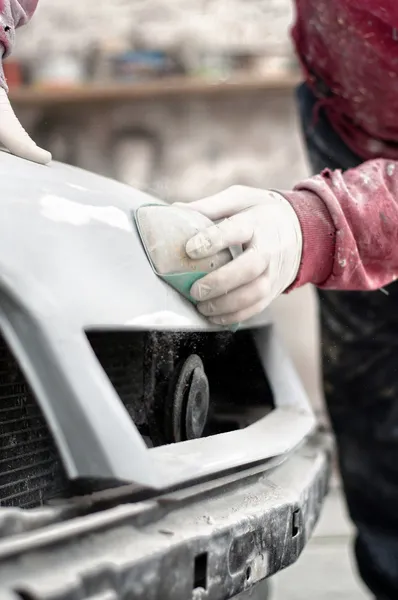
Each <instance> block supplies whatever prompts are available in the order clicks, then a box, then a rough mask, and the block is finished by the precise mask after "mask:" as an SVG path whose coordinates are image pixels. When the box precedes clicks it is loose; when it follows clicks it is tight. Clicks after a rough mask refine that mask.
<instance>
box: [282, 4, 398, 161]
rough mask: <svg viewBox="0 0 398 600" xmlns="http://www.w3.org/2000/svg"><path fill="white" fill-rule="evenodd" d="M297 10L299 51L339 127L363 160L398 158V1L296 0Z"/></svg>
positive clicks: (314, 87) (295, 36)
mask: <svg viewBox="0 0 398 600" xmlns="http://www.w3.org/2000/svg"><path fill="white" fill-rule="evenodd" d="M296 12H297V18H296V24H295V26H294V28H293V39H294V42H295V45H296V49H297V53H298V55H299V57H300V59H301V62H302V65H303V67H304V71H305V73H306V78H307V81H308V83H309V84H310V86H311V88H312V90H313V91H314V92H315V93H316V94H317V95H318V97H319V99H320V104H321V105H323V106H324V108H325V111H326V113H327V115H328V118H329V119H330V121H331V123H332V124H333V127H334V128H335V130H336V131H337V132H338V133H339V134H340V136H341V137H342V139H343V140H344V141H345V142H346V144H347V145H348V146H349V147H350V148H351V149H352V150H353V151H354V152H356V153H357V154H358V155H359V156H361V157H362V158H364V159H365V160H366V159H370V158H376V157H380V156H383V157H385V158H394V159H396V160H398V118H397V115H398V2H397V0H296ZM314 75H315V77H314ZM316 78H319V79H320V80H321V81H322V82H323V83H324V84H326V86H327V88H329V90H330V91H331V96H330V97H323V94H322V93H320V91H319V87H318V86H317V85H316V83H315V80H316Z"/></svg>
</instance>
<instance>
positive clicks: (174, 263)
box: [135, 204, 237, 330]
mask: <svg viewBox="0 0 398 600" xmlns="http://www.w3.org/2000/svg"><path fill="white" fill-rule="evenodd" d="M135 220H136V224H137V229H138V233H139V235H140V238H141V241H142V244H143V246H144V249H145V252H146V254H147V256H148V259H149V261H150V263H151V265H152V269H153V270H154V272H155V273H156V275H158V276H159V277H161V278H162V279H163V280H164V281H166V282H167V283H168V284H169V285H171V286H172V287H173V288H174V289H176V290H177V291H178V292H179V293H180V294H182V295H183V296H184V297H185V298H187V299H188V300H189V301H190V302H192V303H193V304H196V300H194V299H193V298H192V296H191V294H190V290H191V287H192V285H193V284H194V283H195V281H198V279H201V278H202V277H204V276H205V275H207V274H208V273H211V272H212V271H215V270H216V269H218V268H220V267H222V266H224V265H226V264H227V263H229V262H230V261H231V260H233V255H232V252H231V251H230V250H229V249H228V250H222V251H221V252H219V253H218V254H216V255H215V256H211V257H210V258H203V259H200V260H192V259H191V258H190V257H189V256H188V255H187V253H186V251H185V246H186V243H187V242H188V240H189V239H190V238H191V237H193V236H194V235H196V234H197V233H199V231H202V230H203V229H205V228H206V227H209V225H212V224H213V223H212V221H210V219H208V218H207V217H205V216H204V215H202V214H200V213H198V212H196V211H194V210H191V209H188V208H184V207H176V206H170V205H167V204H166V205H164V204H148V205H144V206H141V207H140V208H139V209H138V210H137V211H136V213H135ZM231 329H234V330H236V329H237V326H236V325H235V326H233V327H231Z"/></svg>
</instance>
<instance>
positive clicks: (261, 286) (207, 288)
mask: <svg viewBox="0 0 398 600" xmlns="http://www.w3.org/2000/svg"><path fill="white" fill-rule="evenodd" d="M184 206H186V207H187V208H191V209H194V210H196V211H198V212H200V213H202V214H203V215H205V216H206V217H208V218H209V219H211V220H212V221H218V220H220V219H223V220H222V221H221V222H219V223H218V224H215V225H213V226H211V227H209V228H207V229H205V230H204V231H202V232H200V233H198V234H197V235H195V236H194V237H193V238H191V239H190V240H189V241H188V243H187V245H186V252H187V254H188V255H189V256H190V257H191V258H193V259H202V258H205V257H209V256H213V255H215V254H216V253H217V252H219V251H220V250H222V249H225V248H228V247H231V246H237V245H241V246H243V252H242V253H241V254H240V255H239V256H238V257H237V258H235V259H234V260H233V261H231V262H230V263H228V264H227V265H225V266H223V267H221V268H219V269H217V270H215V271H213V272H212V273H210V274H209V275H206V276H205V277H203V278H202V279H201V280H199V281H197V282H196V283H195V284H194V285H193V286H192V288H191V295H192V297H193V298H194V299H195V300H197V301H198V309H199V311H200V312H201V313H202V314H203V315H204V316H206V317H208V318H209V320H210V321H211V322H213V323H215V324H217V325H231V324H234V323H240V322H242V321H246V320H247V319H249V318H251V317H253V316H255V315H256V314H258V313H260V312H262V311H263V310H264V309H265V308H266V307H267V306H268V305H269V304H270V302H272V300H274V299H275V298H276V297H277V296H279V295H280V294H282V293H283V292H284V291H285V290H286V289H287V288H288V287H289V286H290V285H291V284H292V283H293V282H294V280H295V279H296V277H297V273H298V270H299V267H300V261H301V253H302V245H303V241H302V233H301V227H300V223H299V220H298V218H297V216H296V213H295V212H294V210H293V208H292V206H291V205H290V204H289V202H288V201H287V200H286V199H285V198H284V197H283V196H281V195H280V194H278V193H276V192H271V191H265V190H259V189H255V188H249V187H243V186H234V187H231V188H229V189H227V190H225V191H224V192H221V193H220V194H217V195H215V196H212V197H210V198H205V199H204V200H199V201H196V202H191V203H189V204H186V205H184Z"/></svg>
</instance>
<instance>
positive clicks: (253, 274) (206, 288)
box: [190, 248, 268, 302]
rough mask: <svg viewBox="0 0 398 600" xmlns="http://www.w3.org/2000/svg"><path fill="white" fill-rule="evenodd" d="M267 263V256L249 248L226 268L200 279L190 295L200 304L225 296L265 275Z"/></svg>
mask: <svg viewBox="0 0 398 600" xmlns="http://www.w3.org/2000/svg"><path fill="white" fill-rule="evenodd" d="M267 263H268V260H267V257H266V256H263V255H261V254H259V252H258V251H257V249H255V248H249V249H248V250H246V251H245V252H243V254H241V255H240V256H238V258H235V259H234V260H232V261H231V262H229V263H228V264H227V265H225V266H224V267H221V268H220V269H217V270H216V271H213V272H212V273H209V274H208V275H206V276H205V277H203V278H202V279H199V281H197V282H196V283H194V284H193V286H192V287H191V291H190V294H191V296H192V298H193V299H194V300H197V301H199V302H202V301H203V300H212V299H213V298H218V297H219V296H224V295H225V294H228V293H230V292H232V291H233V290H236V288H239V287H241V286H242V285H246V284H248V283H251V282H252V281H253V280H255V279H257V277H259V276H260V275H261V274H262V273H264V271H265V269H266V268H267Z"/></svg>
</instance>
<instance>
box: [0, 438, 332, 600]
mask: <svg viewBox="0 0 398 600" xmlns="http://www.w3.org/2000/svg"><path fill="white" fill-rule="evenodd" d="M330 448H331V446H330V443H329V440H328V438H327V437H325V436H323V435H320V434H315V435H313V436H311V437H310V438H308V439H307V440H306V441H305V442H304V443H303V444H302V445H301V446H300V447H299V448H298V449H296V450H295V451H294V452H292V453H291V454H290V455H289V456H288V457H287V458H285V460H284V461H283V462H279V463H278V462H275V461H274V462H268V463H266V464H265V466H264V464H263V465H262V466H257V467H251V468H250V469H245V470H241V471H240V472H238V473H234V474H233V475H228V476H225V477H223V478H221V479H219V480H216V481H213V482H207V483H203V484H199V485H195V486H192V487H188V488H186V489H184V490H180V491H176V492H171V493H167V494H164V495H161V496H158V497H157V498H154V499H151V500H147V501H143V502H137V503H131V504H122V505H119V506H117V507H115V508H108V509H106V510H103V511H101V512H96V513H95V514H90V515H88V516H83V517H79V518H75V519H73V520H70V521H67V522H63V523H58V524H56V525H52V526H48V527H46V528H43V529H41V530H39V531H35V532H31V533H24V534H22V535H16V536H13V537H12V538H10V539H8V540H7V539H4V540H3V541H1V542H0V598H3V597H6V596H7V597H8V598H11V597H12V598H14V600H15V598H16V597H18V596H15V594H20V596H19V597H22V598H26V597H28V598H40V599H42V598H43V599H44V598H45V599H46V600H53V599H54V600H55V599H57V600H60V599H65V600H67V599H69V598H74V599H76V600H78V599H79V600H80V599H82V600H83V599H84V600H88V599H90V600H91V599H94V598H95V599H96V600H97V599H101V600H102V599H103V600H108V599H109V600H111V599H112V600H113V599H116V598H118V599H128V600H138V599H139V600H152V599H153V600H157V599H159V598H161V599H162V600H187V599H190V598H192V599H194V600H204V599H206V600H227V599H229V598H234V597H236V596H237V597H238V598H246V597H247V595H245V594H246V593H247V590H249V589H251V588H252V587H253V586H255V584H256V583H257V582H259V581H261V580H263V579H265V578H268V577H270V576H271V575H273V574H275V573H277V572H278V571H280V570H282V569H284V568H286V567H288V566H289V565H290V564H292V563H294V562H295V561H296V560H297V558H298V557H299V555H300V553H301V552H302V550H303V549H304V547H305V545H306V543H307V542H308V540H309V539H310V537H311V534H312V531H313V529H314V526H315V524H316V522H317V519H318V517H319V514H320V511H321V508H322V504H323V501H324V498H325V495H326V493H327V488H328V481H329V475H330V467H331V450H330ZM279 461H280V459H279ZM242 593H243V595H242V596H239V594H242ZM3 595H4V596H3ZM249 597H250V596H249Z"/></svg>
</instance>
